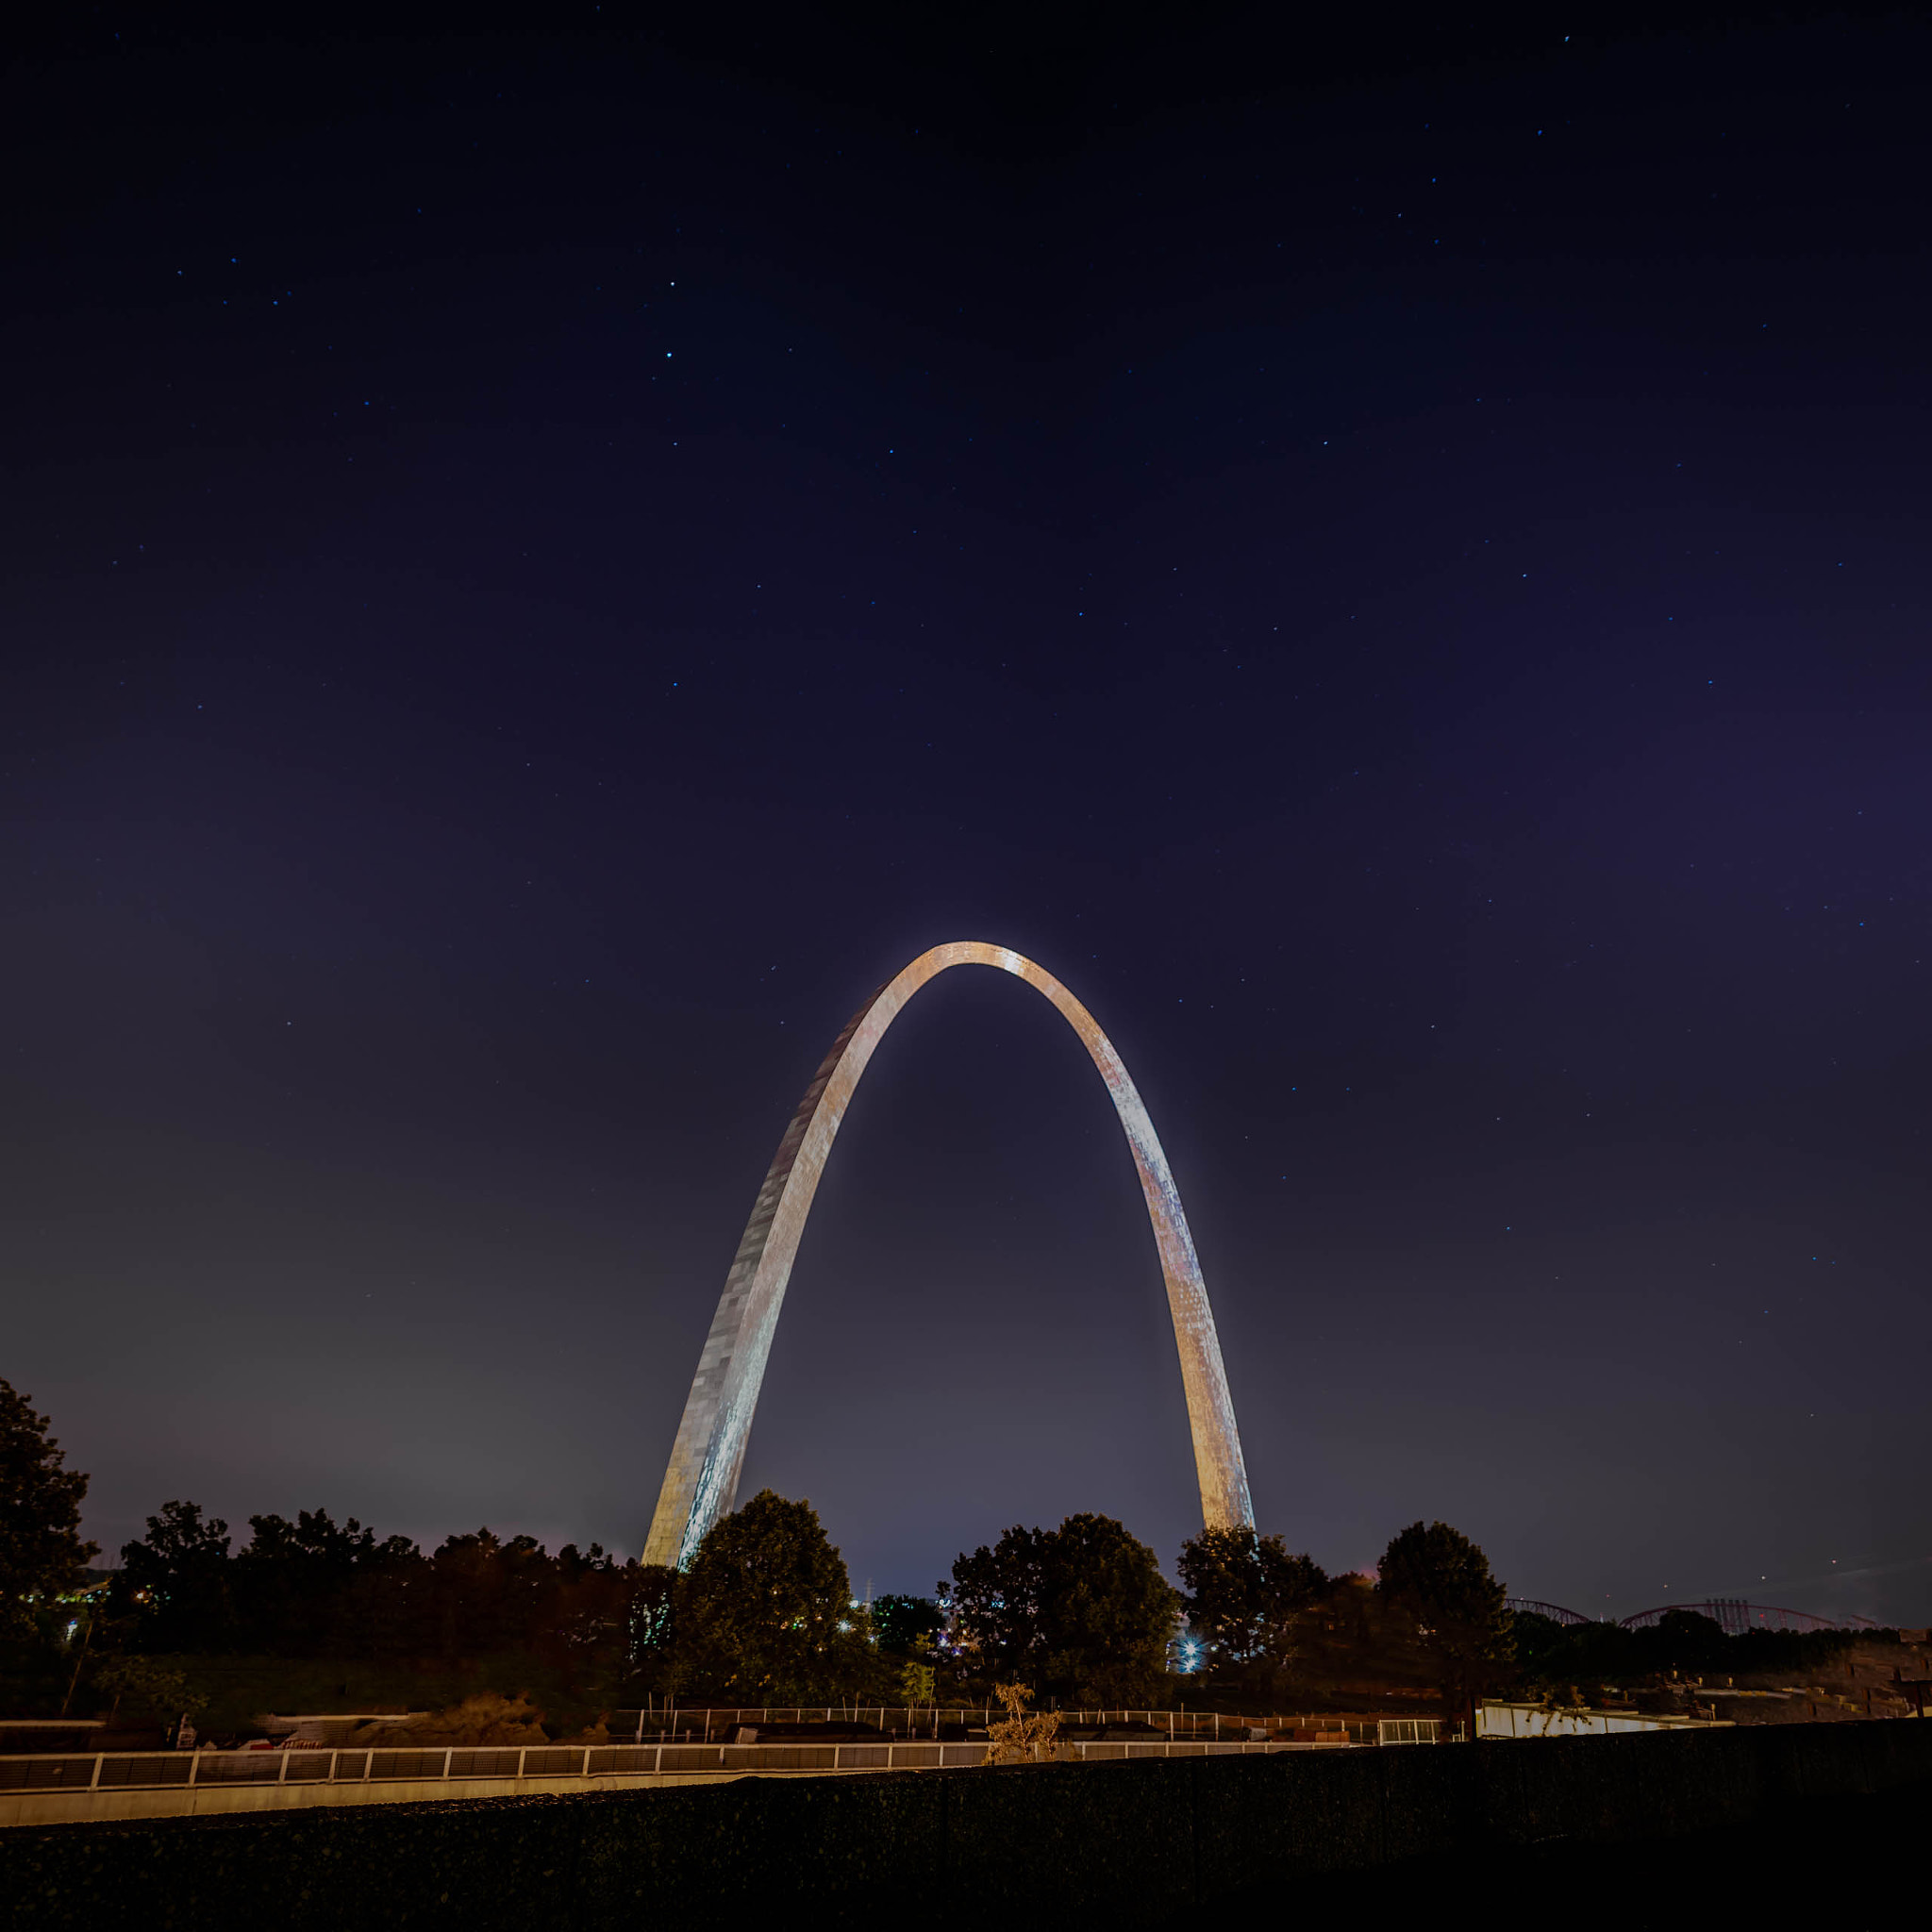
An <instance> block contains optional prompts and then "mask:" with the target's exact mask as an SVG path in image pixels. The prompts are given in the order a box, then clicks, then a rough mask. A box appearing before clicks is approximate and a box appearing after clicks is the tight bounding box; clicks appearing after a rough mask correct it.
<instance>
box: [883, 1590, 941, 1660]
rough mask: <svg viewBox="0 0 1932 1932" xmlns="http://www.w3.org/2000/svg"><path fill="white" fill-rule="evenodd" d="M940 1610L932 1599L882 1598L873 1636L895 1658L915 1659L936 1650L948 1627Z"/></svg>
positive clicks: (915, 1597) (908, 1597)
mask: <svg viewBox="0 0 1932 1932" xmlns="http://www.w3.org/2000/svg"><path fill="white" fill-rule="evenodd" d="M945 1622H946V1620H945V1618H944V1617H943V1616H942V1615H941V1612H940V1607H939V1605H938V1604H936V1603H934V1602H933V1600H932V1599H931V1598H930V1597H929V1596H882V1597H877V1598H874V1602H873V1607H872V1628H873V1635H874V1637H876V1638H877V1639H878V1643H879V1648H880V1649H881V1650H884V1651H890V1652H891V1655H892V1656H894V1657H914V1656H918V1655H922V1654H924V1652H925V1651H928V1650H930V1649H931V1648H932V1642H933V1639H934V1638H935V1637H937V1636H938V1635H939V1633H940V1632H941V1630H942V1629H943V1628H944V1627H945Z"/></svg>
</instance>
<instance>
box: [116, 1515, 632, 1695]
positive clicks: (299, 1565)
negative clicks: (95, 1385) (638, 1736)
mask: <svg viewBox="0 0 1932 1932" xmlns="http://www.w3.org/2000/svg"><path fill="white" fill-rule="evenodd" d="M249 1525H250V1528H251V1529H252V1530H253V1532H254V1534H253V1537H252V1538H251V1540H250V1541H249V1543H248V1545H247V1547H246V1548H244V1549H242V1551H240V1552H239V1553H238V1554H234V1555H230V1553H229V1536H228V1525H227V1524H225V1523H224V1522H222V1521H221V1520H220V1519H219V1518H210V1517H208V1516H205V1515H204V1514H203V1512H202V1510H201V1507H200V1506H199V1505H198V1504H194V1503H179V1502H175V1503H169V1504H168V1505H166V1507H164V1508H163V1509H162V1510H161V1512H160V1514H159V1515H158V1516H151V1517H149V1518H148V1524H147V1529H148V1533H147V1535H146V1537H145V1538H144V1539H142V1541H138V1542H131V1543H129V1544H127V1545H126V1546H125V1549H124V1550H123V1551H122V1561H123V1564H124V1566H125V1567H124V1568H123V1570H122V1573H121V1575H120V1577H119V1578H118V1579H117V1582H116V1587H115V1593H114V1605H113V1610H114V1618H115V1629H116V1631H117V1634H118V1635H119V1636H120V1637H121V1639H122V1640H123V1641H125V1644H126V1645H127V1646H128V1647H129V1648H132V1649H135V1650H140V1651H147V1652H153V1653H161V1654H175V1655H194V1654H199V1655H208V1654H211V1653H212V1654H220V1653H246V1654H248V1655H251V1656H260V1657H364V1658H372V1659H395V1658H402V1657H413V1658H425V1657H441V1658H444V1659H455V1658H458V1657H478V1656H488V1655H492V1654H499V1653H504V1652H511V1651H515V1652H522V1653H525V1654H527V1655H531V1656H535V1657H540V1658H541V1659H542V1660H544V1661H545V1662H546V1663H547V1664H550V1665H552V1666H560V1667H562V1668H563V1670H564V1673H565V1674H566V1675H568V1676H576V1677H585V1678H589V1677H598V1678H603V1679H608V1680H612V1681H614V1680H615V1679H616V1678H619V1677H621V1676H624V1675H625V1674H628V1673H629V1671H630V1670H631V1668H632V1665H633V1661H634V1654H635V1653H636V1651H637V1650H638V1648H639V1644H638V1641H637V1637H636V1635H635V1634H634V1624H637V1623H638V1620H639V1604H640V1601H643V1602H645V1603H646V1604H648V1602H649V1601H650V1599H651V1598H652V1596H653V1593H654V1591H656V1592H657V1593H658V1594H661V1587H660V1586H658V1584H657V1583H656V1580H655V1573H652V1572H648V1571H644V1570H642V1569H641V1567H640V1566H639V1565H637V1564H620V1563H618V1562H617V1561H616V1560H615V1559H614V1558H612V1557H608V1556H607V1555H606V1554H605V1552H604V1551H603V1550H602V1549H601V1548H599V1547H598V1546H597V1545H596V1544H594V1543H593V1544H592V1545H591V1548H590V1549H589V1551H587V1552H579V1551H578V1550H577V1549H576V1547H575V1545H574V1544H571V1545H566V1546H565V1547H564V1548H563V1549H562V1550H560V1551H558V1554H557V1555H556V1556H554V1557H553V1556H551V1555H550V1554H549V1552H548V1551H546V1550H545V1549H544V1548H543V1547H542V1545H541V1544H540V1543H538V1542H536V1541H534V1540H533V1539H532V1538H529V1537H512V1538H510V1539H509V1540H508V1541H505V1540H503V1539H502V1538H499V1537H497V1536H495V1535H494V1534H492V1533H491V1531H490V1530H487V1529H479V1530H477V1531H476V1532H475V1534H474V1535H471V1536H457V1537H451V1538H450V1539H449V1540H448V1541H445V1542H444V1543H443V1544H442V1545H441V1547H440V1548H439V1549H438V1550H437V1551H436V1552H435V1554H434V1555H432V1556H427V1557H425V1555H424V1554H423V1552H422V1551H421V1550H420V1549H418V1548H417V1546H416V1545H415V1544H414V1543H412V1542H411V1541H409V1540H408V1538H407V1537H391V1538H389V1539H387V1540H386V1541H381V1542H378V1541H376V1539H375V1532H374V1531H373V1530H370V1529H366V1528H364V1527H363V1526H362V1524H358V1522H357V1521H356V1520H355V1519H354V1518H353V1517H351V1518H350V1519H349V1521H348V1522H347V1523H346V1524H340V1525H339V1524H337V1523H336V1522H335V1521H334V1520H333V1519H332V1518H331V1517H330V1515H329V1513H328V1511H327V1510H325V1509H316V1510H308V1509H305V1510H302V1511H300V1512H299V1513H298V1515H297V1517H296V1519H295V1521H294V1522H293V1523H290V1522H288V1521H287V1520H286V1519H285V1518H283V1517H280V1516H255V1517H251V1518H250V1519H249ZM644 1624H645V1628H644V1631H643V1638H644V1642H645V1646H646V1647H648V1644H649V1642H650V1641H651V1640H652V1639H653V1638H654V1637H655V1635H656V1634H657V1633H656V1631H655V1628H654V1627H653V1626H652V1624H651V1620H650V1619H649V1618H648V1617H646V1618H645V1619H644Z"/></svg>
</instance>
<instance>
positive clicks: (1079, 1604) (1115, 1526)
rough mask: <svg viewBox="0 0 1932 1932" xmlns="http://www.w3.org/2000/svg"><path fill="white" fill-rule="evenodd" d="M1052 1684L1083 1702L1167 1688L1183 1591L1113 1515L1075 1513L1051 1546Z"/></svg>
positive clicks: (1048, 1668) (1048, 1666)
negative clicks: (1169, 1654) (1169, 1652)
mask: <svg viewBox="0 0 1932 1932" xmlns="http://www.w3.org/2000/svg"><path fill="white" fill-rule="evenodd" d="M1044 1607H1045V1612H1046V1614H1045V1618H1044V1624H1045V1639H1046V1645H1045V1649H1046V1656H1045V1674H1046V1681H1047V1684H1048V1685H1049V1686H1050V1687H1051V1688H1052V1689H1053V1690H1054V1691H1056V1692H1057V1693H1058V1695H1059V1696H1061V1697H1066V1698H1071V1699H1072V1700H1073V1701H1074V1702H1075V1703H1076V1704H1082V1705H1101V1706H1108V1705H1113V1706H1121V1705H1128V1704H1142V1705H1145V1704H1151V1703H1153V1702H1154V1701H1155V1700H1156V1699H1157V1698H1158V1697H1159V1696H1160V1694H1161V1693H1162V1691H1164V1689H1165V1688H1166V1676H1167V1646H1168V1644H1169V1642H1170V1641H1172V1640H1173V1638H1174V1624H1175V1621H1176V1620H1177V1619H1178V1617H1179V1615H1180V1608H1181V1594H1180V1591H1177V1590H1176V1589H1174V1585H1173V1584H1171V1583H1170V1582H1168V1580H1167V1578H1166V1577H1164V1576H1163V1575H1162V1574H1160V1559H1159V1558H1158V1557H1157V1556H1155V1554H1154V1552H1153V1551H1152V1550H1150V1549H1149V1548H1148V1547H1147V1545H1146V1544H1145V1543H1143V1542H1141V1541H1140V1539H1139V1538H1138V1537H1135V1536H1134V1535H1132V1534H1131V1533H1130V1532H1129V1531H1128V1530H1127V1529H1126V1528H1125V1527H1124V1525H1123V1524H1119V1523H1116V1522H1115V1521H1114V1519H1113V1518H1112V1517H1110V1516H1092V1515H1084V1514H1083V1515H1079V1516H1070V1517H1068V1518H1067V1520H1066V1521H1065V1522H1064V1523H1062V1524H1060V1526H1059V1527H1058V1529H1057V1530H1055V1531H1054V1533H1053V1536H1052V1539H1051V1541H1050V1543H1049V1547H1048V1553H1047V1563H1046V1591H1045V1606H1044Z"/></svg>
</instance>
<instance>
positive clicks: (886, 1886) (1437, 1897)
mask: <svg viewBox="0 0 1932 1932" xmlns="http://www.w3.org/2000/svg"><path fill="white" fill-rule="evenodd" d="M1928 1811H1932V1727H1928V1726H1926V1725H1925V1724H1921V1723H1919V1722H1917V1721H1905V1722H1899V1723H1891V1724H1832V1725H1793V1726H1790V1727H1787V1728H1785V1729H1782V1730H1779V1729H1777V1728H1774V1727H1761V1728H1755V1729H1751V1730H1724V1729H1719V1730H1704V1731H1694V1732H1671V1733H1661V1734H1659V1733H1653V1734H1633V1735H1627V1736H1623V1737H1614V1738H1566V1739H1554V1740H1538V1741H1535V1742H1525V1743H1497V1744H1480V1745H1460V1746H1457V1745H1450V1746H1442V1747H1439V1748H1435V1749H1429V1748H1422V1747H1418V1748H1414V1749H1409V1750H1394V1749H1391V1750H1381V1751H1356V1752H1340V1753H1333V1754H1324V1755H1314V1754H1309V1755H1291V1756H1280V1757H1221V1758H1188V1759H1181V1758H1175V1759H1148V1760H1141V1761H1136V1762H1130V1763H1119V1764H1105V1765H1093V1766H1080V1765H1040V1766H1015V1767H1009V1768H1005V1769H998V1770H974V1771H958V1772H924V1773H922V1772H901V1773H888V1774H879V1775H875V1776H874V1775H861V1776H853V1777H844V1778H805V1779H792V1780H786V1779H774V1778H757V1777H753V1778H746V1779H742V1780H740V1781H737V1782H734V1783H731V1784H728V1785H724V1786H709V1787H704V1788H691V1787H686V1788H682V1789H676V1790H664V1791H611V1792H597V1793H593V1794H591V1795H587V1796H582V1797H569V1798H504V1799H482V1800H469V1801H455V1802H442V1803H437V1804H428V1805H384V1806H370V1807H360V1808H355V1809H341V1810H331V1809H318V1810H313V1811H300V1812H293V1813H282V1814H279V1815H270V1816H253V1817H249V1816H232V1817H225V1818H204V1819H167V1820H158V1821H152V1822H147V1823H142V1824H80V1825H57V1826H47V1827H41V1828H37V1829H32V1830H16V1831H5V1832H0V1926H4V1927H6V1928H7V1932H13V1928H15V1927H18V1928H20V1932H119V1928H124V1927H125V1928H134V1927H140V1928H142V1932H150V1928H158V1927H175V1926H184V1927H185V1926H191V1925H192V1926H197V1927H200V1926H208V1925H213V1924H223V1925H225V1924H258V1923H261V1924H275V1926H276V1927H277V1932H338V1928H340V1932H348V1928H352V1927H354V1928H361V1927H370V1926H381V1927H389V1926H394V1927H409V1928H415V1927H425V1926H435V1927H445V1926H447V1927H451V1928H456V1927H461V1928H463V1932H471V1928H475V1927H478V1926H494V1925H499V1924H501V1925H507V1926H515V1927H518V1928H523V1927H529V1926H538V1925H547V1924H559V1925H568V1926H570V1927H571V1928H572V1932H620V1928H622V1932H643V1928H651V1927H658V1926H663V1927H667V1928H676V1932H689V1928H692V1927H696V1926H709V1925H716V1924H735V1925H744V1924H760V1923H765V1922H783V1923H784V1924H812V1925H817V1924H851V1925H859V1924H868V1925H869V1924H875V1923H877V1922H878V1921H879V1920H880V1918H881V1917H882V1916H883V1915H886V1914H891V1915H893V1916H894V1917H898V1918H906V1919H909V1920H912V1921H916V1922H917V1923H919V1924H926V1925H965V1924H973V1925H974V1926H975V1927H977V1926H983V1925H985V1924H989V1923H991V1924H1001V1923H1005V1922H1008V1921H1011V1922H1014V1923H1020V1922H1026V1923H1032V1922H1034V1921H1037V1920H1043V1919H1047V1918H1052V1919H1062V1918H1064V1917H1065V1916H1066V1915H1067V1914H1068V1913H1069V1912H1070V1911H1072V1912H1078V1913H1081V1914H1082V1915H1084V1916H1092V1917H1096V1918H1098V1919H1099V1920H1101V1921H1103V1922H1105V1923H1107V1924H1122V1925H1162V1926H1164V1925H1169V1924H1180V1923H1182V1922H1183V1921H1186V1922H1187V1923H1188V1924H1200V1923H1201V1921H1202V1915H1203V1913H1204V1912H1205V1913H1208V1914H1210V1915H1215V1916H1220V1915H1224V1914H1230V1913H1240V1912H1242V1911H1252V1912H1254V1913H1256V1914H1262V1913H1265V1914H1267V1915H1268V1917H1269V1918H1270V1919H1275V1920H1278V1919H1279V1918H1281V1917H1282V1916H1283V1915H1284V1913H1289V1912H1292V1913H1295V1914H1297V1915H1304V1916H1305V1915H1307V1914H1309V1913H1313V1914H1315V1915H1316V1916H1317V1919H1318V1920H1319V1919H1321V1918H1322V1917H1323V1916H1324V1915H1330V1914H1332V1915H1333V1916H1334V1917H1336V1918H1337V1919H1339V1920H1344V1921H1348V1922H1353V1923H1366V1924H1398V1923H1400V1924H1409V1923H1413V1922H1414V1921H1415V1920H1416V1919H1417V1918H1418V1917H1420V1916H1423V1915H1428V1916H1430V1917H1433V1916H1435V1915H1437V1914H1441V1913H1452V1914H1455V1915H1457V1917H1456V1923H1460V1922H1461V1919H1462V1917H1463V1916H1474V1915H1491V1916H1495V1917H1499V1918H1500V1917H1505V1916H1507V1918H1508V1919H1510V1920H1512V1921H1513V1920H1524V1919H1529V1918H1534V1919H1536V1920H1538V1921H1547V1922H1549V1923H1552V1924H1561V1925H1562V1926H1564V1927H1565V1928H1571V1927H1579V1926H1580V1927H1593V1926H1599V1925H1600V1926H1604V1927H1606V1928H1608V1927H1611V1926H1616V1927H1618V1928H1623V1927H1627V1926H1632V1925H1638V1926H1644V1925H1658V1926H1667V1925H1668V1926H1674V1925H1682V1924H1699V1923H1701V1922H1704V1921H1706V1920H1708V1919H1712V1918H1715V1917H1717V1916H1719V1915H1722V1916H1723V1917H1724V1919H1725V1920H1727V1921H1738V1920H1740V1919H1741V1918H1744V1917H1746V1916H1747V1915H1749V1916H1755V1918H1756V1919H1757V1921H1758V1922H1759V1923H1760V1924H1764V1925H1769V1926H1781V1925H1801V1924H1811V1923H1814V1922H1815V1923H1816V1924H1820V1925H1821V1926H1824V1925H1828V1926H1830V1927H1833V1928H1840V1927H1848V1928H1857V1927H1860V1926H1867V1925H1869V1926H1873V1927H1874V1928H1875V1927H1877V1926H1879V1925H1880V1924H1884V1925H1886V1926H1891V1925H1894V1924H1900V1923H1903V1922H1905V1921H1903V1920H1902V1917H1901V1915H1902V1914H1904V1913H1908V1912H1916V1910H1917V1907H1915V1906H1914V1905H1913V1904H1912V1903H1911V1902H1912V1901H1913V1900H1914V1899H1915V1898H1916V1897H1917V1896H1918V1894H1919V1893H1920V1891H1921V1890H1922V1889H1923V1879H1922V1876H1921V1874H1920V1872H1919V1869H1918V1866H1919V1861H1920V1857H1921V1854H1922V1848H1923V1846H1924V1842H1925V1839H1926V1833H1925V1829H1924V1823H1925V1820H1926V1818H1927V1816H1928Z"/></svg>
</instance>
